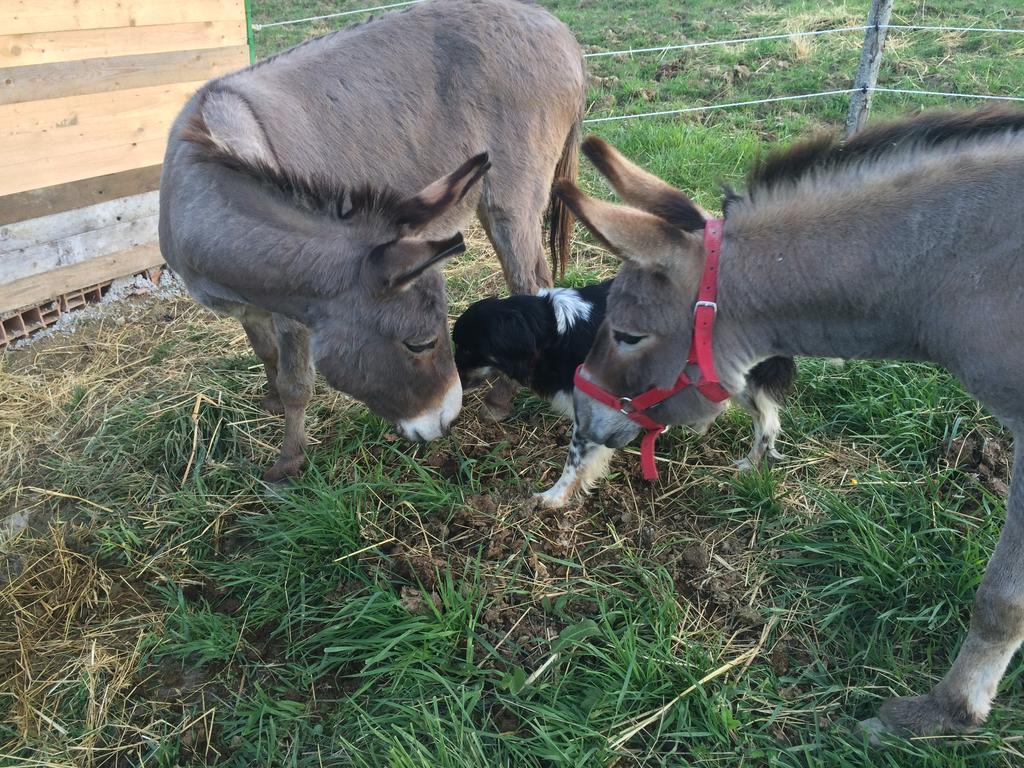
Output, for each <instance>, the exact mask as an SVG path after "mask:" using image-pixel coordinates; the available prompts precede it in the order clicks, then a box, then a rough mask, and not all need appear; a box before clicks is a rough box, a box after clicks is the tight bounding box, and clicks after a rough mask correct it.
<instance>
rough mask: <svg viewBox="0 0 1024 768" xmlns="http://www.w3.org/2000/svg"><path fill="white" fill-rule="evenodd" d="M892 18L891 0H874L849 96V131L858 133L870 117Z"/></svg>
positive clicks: (847, 127)
mask: <svg viewBox="0 0 1024 768" xmlns="http://www.w3.org/2000/svg"><path fill="white" fill-rule="evenodd" d="M890 18H892V0H871V10H870V11H869V12H868V21H867V27H868V28H867V29H866V30H865V31H864V48H863V49H861V52H860V66H859V67H858V68H857V77H856V79H855V80H854V81H853V87H854V88H856V89H857V90H856V91H854V93H853V95H852V96H851V97H850V113H849V114H848V115H847V116H846V135H847V136H850V135H851V134H853V133H856V132H857V131H858V130H859V129H860V127H861V126H862V125H864V123H865V122H866V121H867V119H868V110H869V109H871V95H872V90H873V89H874V87H875V83H876V82H878V70H879V69H880V68H881V66H882V47H883V46H884V45H885V33H886V31H887V28H888V26H889V19H890Z"/></svg>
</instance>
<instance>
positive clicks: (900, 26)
mask: <svg viewBox="0 0 1024 768" xmlns="http://www.w3.org/2000/svg"><path fill="white" fill-rule="evenodd" d="M883 26H884V27H885V28H886V29H909V30H925V31H931V32H1011V33H1016V34H1018V35H1019V34H1024V29H1000V28H997V27H943V26H932V25H929V24H884V25H883Z"/></svg>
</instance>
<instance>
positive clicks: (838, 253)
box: [557, 108, 1024, 741]
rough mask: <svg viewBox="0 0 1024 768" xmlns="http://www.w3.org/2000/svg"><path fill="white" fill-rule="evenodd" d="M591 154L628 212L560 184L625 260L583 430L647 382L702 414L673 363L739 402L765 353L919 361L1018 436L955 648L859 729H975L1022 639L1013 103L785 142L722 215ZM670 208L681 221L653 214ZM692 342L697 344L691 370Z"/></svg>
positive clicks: (612, 158) (603, 150)
mask: <svg viewBox="0 0 1024 768" xmlns="http://www.w3.org/2000/svg"><path fill="white" fill-rule="evenodd" d="M584 146H585V150H586V151H587V153H588V156H590V157H592V158H593V159H594V160H596V165H597V167H598V169H599V170H600V171H601V172H602V173H603V174H604V175H605V176H606V177H607V178H608V180H609V181H610V182H611V184H612V186H613V187H614V188H615V190H616V191H617V192H618V194H619V195H620V196H621V197H622V198H623V199H624V200H625V201H626V202H627V203H630V204H631V205H632V206H635V207H627V206H620V205H616V204H612V203H609V202H604V201H600V200H596V199H591V198H588V197H586V196H585V195H584V194H583V193H581V192H580V191H579V189H578V188H576V187H575V185H573V184H571V183H568V182H567V183H564V184H561V185H559V187H558V190H557V193H558V194H559V195H561V196H562V198H563V199H564V200H565V201H566V202H567V203H568V204H569V206H570V207H571V208H572V209H573V210H574V212H575V213H576V215H577V216H579V217H580V218H581V220H582V221H583V222H584V224H585V226H586V227H587V228H588V229H590V230H591V231H592V232H594V233H595V234H596V235H597V236H598V237H599V238H600V239H602V240H603V241H605V242H606V243H608V244H609V245H610V246H611V248H612V250H614V252H615V253H617V254H618V256H619V257H620V258H621V259H622V261H623V266H622V269H621V271H620V272H619V274H618V277H617V278H616V280H615V284H614V286H613V288H612V291H611V295H610V296H609V298H608V312H607V317H606V322H605V324H604V327H603V328H602V330H601V332H600V333H599V334H598V338H597V341H596V343H595V345H594V347H593V348H592V350H591V352H590V354H589V356H588V357H587V359H586V362H585V364H584V366H583V368H582V369H581V371H580V373H579V377H578V380H577V382H578V383H581V382H585V387H584V389H585V390H587V391H583V390H581V389H580V388H577V390H576V393H575V408H576V417H577V421H578V431H579V433H580V434H581V436H582V438H583V439H585V440H589V441H592V442H594V443H597V444H601V445H607V446H613V447H618V446H622V445H624V444H626V443H627V442H629V441H630V440H632V439H633V437H635V436H636V435H637V434H638V432H639V431H640V430H641V427H640V426H639V425H638V424H637V423H636V422H634V421H633V420H632V418H631V416H634V415H635V413H633V412H629V411H627V413H628V415H626V414H624V413H621V412H619V411H618V410H615V409H614V408H613V407H610V405H609V404H606V403H609V402H614V401H615V400H616V399H617V398H621V397H622V396H629V397H631V398H633V400H634V402H636V400H637V398H639V397H640V396H641V393H644V392H645V390H650V388H652V387H659V388H662V389H661V390H659V391H671V392H674V394H670V395H669V396H667V397H665V398H663V399H661V400H660V401H659V402H658V404H656V405H653V406H651V407H650V408H649V409H648V410H647V411H646V415H647V416H648V418H649V419H650V420H651V421H652V422H656V423H658V424H669V423H671V424H703V423H707V422H709V421H710V420H712V419H713V418H714V417H715V416H716V414H717V413H718V412H719V411H720V410H721V407H722V406H721V405H720V404H719V403H716V402H714V398H713V397H710V395H713V394H714V392H713V391H712V389H713V388H711V387H705V388H703V389H700V390H698V388H697V387H694V386H682V387H679V386H677V385H678V384H679V382H680V381H681V379H680V372H685V371H687V370H688V371H689V375H690V377H692V378H694V379H696V378H698V370H699V381H700V384H699V385H698V386H701V385H705V384H707V383H710V382H715V383H718V384H719V386H720V387H721V389H722V390H724V392H725V393H730V392H737V391H739V390H740V389H742V388H743V387H744V385H745V379H746V376H747V373H748V372H749V371H750V370H751V369H752V368H753V367H754V366H755V365H757V364H758V363H759V362H761V361H763V360H766V359H768V358H769V357H772V356H776V355H784V356H789V355H816V356H823V357H842V358H887V359H904V360H926V361H932V362H935V363H938V364H940V365H943V366H945V367H946V368H947V369H949V370H950V371H951V372H952V373H954V374H955V375H956V376H958V377H959V379H960V380H961V381H962V382H963V384H964V385H965V386H966V387H967V389H969V390H970V391H971V392H972V393H973V394H974V395H975V396H976V397H977V398H978V399H979V400H980V401H981V402H982V403H984V404H985V405H986V406H987V407H988V408H989V409H990V410H991V412H992V413H993V414H995V415H996V416H997V417H998V418H999V419H1000V420H1001V421H1002V422H1003V423H1004V424H1005V425H1006V426H1007V427H1008V428H1009V429H1010V430H1011V431H1013V433H1014V435H1015V437H1016V441H1015V442H1016V445H1017V449H1016V452H1017V455H1016V462H1015V466H1014V469H1013V478H1012V484H1011V490H1010V497H1009V501H1008V502H1007V519H1006V524H1005V526H1004V527H1003V531H1002V535H1001V536H1000V539H999V543H998V545H997V546H996V549H995V553H994V554H993V556H992V559H991V561H990V562H989V564H988V568H987V569H986V572H985V576H984V579H983V581H982V583H981V586H980V588H979V589H978V593H977V597H976V599H975V603H974V609H973V616H972V620H971V628H970V632H969V633H968V635H967V639H966V641H965V642H964V644H963V646H962V647H961V648H960V652H959V655H958V656H957V658H956V660H955V662H954V663H953V666H952V668H951V669H950V670H949V671H948V673H947V674H946V676H945V677H944V678H943V679H942V681H941V682H939V683H938V684H937V685H936V686H935V687H934V688H933V689H932V690H931V691H930V692H929V693H926V694H924V695H922V696H915V697H905V698H896V699H891V700H889V701H887V702H885V703H884V704H883V706H882V708H881V711H880V713H879V716H878V717H877V718H872V719H870V720H867V721H865V722H864V723H863V726H864V728H865V729H866V730H867V732H868V734H869V735H870V737H871V739H872V740H873V741H877V740H878V737H879V735H880V734H882V733H886V732H888V733H895V734H901V735H906V734H917V735H935V734H945V733H952V732H961V731H965V730H968V729H970V728H972V727H976V726H977V725H979V724H980V723H981V722H982V721H984V719H985V718H986V716H987V715H988V712H989V709H990V707H991V704H992V699H993V697H994V696H995V692H996V688H997V686H998V683H999V680H1000V679H1001V678H1002V676H1003V674H1004V672H1005V670H1006V667H1007V665H1008V663H1009V661H1010V658H1011V657H1012V656H1013V654H1014V651H1015V650H1016V649H1017V647H1018V645H1019V644H1020V643H1021V640H1022V639H1024V461H1022V458H1024V457H1022V456H1021V453H1022V448H1021V440H1022V438H1024V334H1022V333H1021V318H1022V317H1024V281H1022V280H1021V270H1022V268H1024V112H1021V111H1014V110H1008V109H1004V108H995V109H985V110H980V111H969V112H951V113H945V112H935V113H925V114H923V115H920V116H918V117H915V118H910V119H906V120H903V121H896V122H893V123H886V124H880V125H878V126H876V127H869V128H867V129H866V130H864V131H862V132H860V133H858V134H855V135H854V136H853V137H851V138H850V139H849V141H847V142H846V143H842V142H839V141H836V140H834V139H832V138H818V139H815V140H812V141H808V142H805V143H801V144H797V145H796V146H794V147H792V148H791V149H789V150H786V151H782V152H778V153H776V154H773V155H771V156H769V157H768V158H767V159H766V160H765V161H764V162H763V163H761V164H760V166H759V167H757V168H755V169H754V170H753V171H752V172H751V174H750V176H749V178H748V182H747V190H746V192H745V193H744V194H736V193H729V194H728V197H727V199H726V205H725V218H724V221H707V222H705V221H703V220H698V218H697V217H696V216H695V215H689V216H688V215H686V214H685V212H686V211H691V212H692V211H693V210H694V209H693V207H692V204H691V203H690V201H689V200H688V198H686V196H685V195H683V194H682V193H681V192H678V191H677V190H675V189H673V188H672V187H670V186H669V185H667V184H665V183H664V182H659V181H657V180H655V178H654V177H652V176H650V175H649V174H647V173H645V172H644V171H642V170H640V169H639V168H636V167H635V166H633V165H632V164H631V163H630V162H628V161H627V160H626V159H625V158H623V157H622V156H621V155H619V154H618V153H617V152H615V151H614V150H613V149H612V148H611V147H609V146H607V145H606V144H604V143H602V142H600V141H598V140H596V139H588V141H587V142H585V145H584ZM666 209H671V210H674V211H676V212H682V215H680V216H678V217H677V223H678V224H679V226H672V225H670V224H669V223H667V222H666V220H665V219H664V218H662V217H661V216H659V215H656V214H658V213H659V212H661V211H664V210H666ZM719 252H720V265H719V266H718V268H715V269H712V268H714V267H716V262H718V260H719V255H718V254H719ZM823 254H826V256H825V257H823ZM716 287H717V293H716V291H715V289H716ZM709 296H710V297H711V298H708V297H709ZM698 297H699V298H698ZM623 334H626V335H628V338H623V337H622V335H623ZM691 339H697V340H698V342H699V343H700V344H703V343H705V342H706V343H707V354H706V355H704V357H703V359H702V360H700V361H699V362H698V364H697V365H692V364H690V365H688V360H687V358H686V356H685V350H686V349H688V348H690V346H691ZM590 393H593V394H594V396H592V394H590ZM705 395H708V396H705Z"/></svg>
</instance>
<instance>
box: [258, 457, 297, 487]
mask: <svg viewBox="0 0 1024 768" xmlns="http://www.w3.org/2000/svg"><path fill="white" fill-rule="evenodd" d="M305 464H306V457H305V456H297V457H295V458H291V459H285V458H280V459H278V460H277V461H275V462H274V465H273V466H272V467H271V468H270V469H268V470H267V471H266V472H264V473H263V479H264V480H265V481H266V482H268V483H280V482H283V481H285V480H287V479H289V478H292V477H298V476H299V475H301V474H302V467H303V466H304V465H305Z"/></svg>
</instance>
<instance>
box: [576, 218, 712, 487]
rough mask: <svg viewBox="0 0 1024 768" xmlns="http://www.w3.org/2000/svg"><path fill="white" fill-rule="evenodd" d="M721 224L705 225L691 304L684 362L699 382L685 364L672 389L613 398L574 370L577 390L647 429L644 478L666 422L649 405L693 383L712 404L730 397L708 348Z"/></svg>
mask: <svg viewBox="0 0 1024 768" xmlns="http://www.w3.org/2000/svg"><path fill="white" fill-rule="evenodd" d="M723 223H724V222H723V221H722V220H721V219H712V220H709V221H707V222H705V224H704V274H703V275H702V276H701V279H700V289H699V290H698V291H697V303H696V304H694V306H693V341H692V342H691V344H690V356H689V357H688V358H687V365H696V366H697V370H698V371H699V372H700V379H699V381H697V382H692V381H690V379H689V377H688V376H687V375H686V366H684V367H683V371H682V373H680V374H679V378H678V379H676V383H675V384H673V385H672V388H671V389H659V388H658V387H652V388H651V389H648V390H647V391H646V392H641V393H640V394H639V395H636V396H635V397H616V396H615V395H613V394H612V393H611V392H609V391H607V390H605V389H602V388H601V387H599V386H597V385H596V384H595V383H594V382H592V381H588V380H587V379H585V378H583V377H582V376H581V375H580V370H581V369H582V368H583V365H582V364H581V365H580V366H579V367H578V368H577V369H576V376H575V378H574V379H573V382H574V383H575V385H576V388H577V389H578V390H580V391H581V392H583V393H584V394H586V395H589V396H590V397H592V398H594V399H595V400H597V401H598V402H599V403H603V404H604V405H607V406H608V407H609V408H614V409H615V410H617V411H619V413H621V414H623V415H624V416H627V417H629V418H630V419H631V420H632V421H634V422H636V423H637V424H639V425H640V426H641V428H643V429H645V430H646V431H647V434H645V435H644V437H643V440H641V442H640V467H641V468H642V469H643V473H644V479H645V480H657V479H658V468H657V466H655V464H654V441H655V440H657V439H658V435H660V434H661V433H662V432H664V431H665V429H666V428H667V425H665V424H661V423H659V422H657V421H655V420H654V419H652V418H651V417H650V416H648V415H647V413H645V411H647V409H648V408H651V407H653V406H655V405H657V404H658V403H660V402H662V401H664V400H668V398H670V397H672V395H674V394H676V393H677V392H679V391H681V390H683V389H686V388H687V387H689V386H696V387H697V391H698V392H700V393H701V394H702V395H704V397H706V398H707V399H708V400H710V401H712V402H714V403H720V402H722V401H723V400H727V399H728V398H729V393H728V392H726V391H725V389H724V388H723V387H722V385H721V384H720V383H719V381H718V374H717V373H715V358H714V353H713V351H712V348H711V336H712V331H713V330H714V327H715V315H716V314H717V313H718V304H717V303H716V301H715V299H716V298H717V297H718V257H719V256H720V255H721V252H722V225H723Z"/></svg>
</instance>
